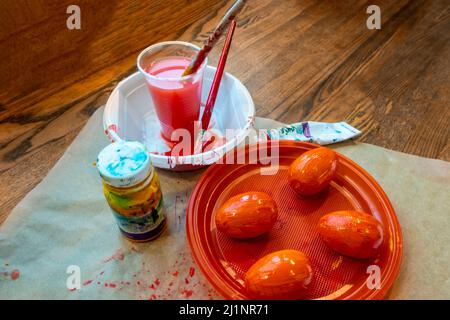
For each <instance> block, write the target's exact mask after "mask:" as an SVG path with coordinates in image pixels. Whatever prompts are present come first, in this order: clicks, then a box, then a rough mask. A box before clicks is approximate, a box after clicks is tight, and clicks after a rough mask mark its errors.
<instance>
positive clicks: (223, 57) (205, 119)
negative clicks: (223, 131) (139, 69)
mask: <svg viewBox="0 0 450 320" xmlns="http://www.w3.org/2000/svg"><path fill="white" fill-rule="evenodd" d="M235 28H236V20H233V21H232V22H231V25H230V28H229V29H228V33H227V38H226V39H225V44H224V45H223V49H222V53H221V54H220V58H219V63H218V65H217V70H216V74H215V75H214V79H213V81H212V85H211V89H210V91H209V95H208V99H207V100H206V105H205V111H204V112H203V116H202V129H203V130H207V129H208V126H209V121H210V120H211V115H212V111H213V108H214V104H215V102H216V98H217V93H218V92H219V87H220V82H221V80H222V75H223V70H224V69H225V64H226V62H227V57H228V51H229V50H230V45H231V39H232V38H233V34H234V29H235Z"/></svg>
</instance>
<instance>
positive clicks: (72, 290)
mask: <svg viewBox="0 0 450 320" xmlns="http://www.w3.org/2000/svg"><path fill="white" fill-rule="evenodd" d="M75 290H77V289H76V288H72V289H69V291H70V292H74V291H75Z"/></svg>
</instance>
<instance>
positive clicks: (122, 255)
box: [103, 249, 125, 263]
mask: <svg viewBox="0 0 450 320" xmlns="http://www.w3.org/2000/svg"><path fill="white" fill-rule="evenodd" d="M123 259H125V253H124V252H123V250H122V249H118V250H117V251H116V252H115V253H114V254H113V255H112V256H111V257H109V258H106V259H104V260H103V262H104V263H106V262H110V261H112V260H116V261H123Z"/></svg>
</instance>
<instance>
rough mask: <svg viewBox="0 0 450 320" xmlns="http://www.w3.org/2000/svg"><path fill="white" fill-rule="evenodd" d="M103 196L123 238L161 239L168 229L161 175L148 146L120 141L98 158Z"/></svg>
mask: <svg viewBox="0 0 450 320" xmlns="http://www.w3.org/2000/svg"><path fill="white" fill-rule="evenodd" d="M97 169H98V171H99V173H100V176H101V177H102V180H103V193H104V195H105V198H106V201H107V202H108V204H109V206H110V207H111V209H112V212H113V214H114V217H115V218H116V221H117V224H118V226H119V229H120V231H121V232H122V234H123V235H124V236H125V237H126V238H128V239H130V240H132V241H136V242H145V241H150V240H153V239H155V238H156V237H158V236H159V235H160V234H161V233H162V232H163V231H164V230H165V226H166V219H165V216H164V213H163V211H162V209H163V195H162V192H161V187H160V184H159V178H158V175H157V173H156V171H155V169H154V168H153V165H152V163H151V161H150V156H149V154H148V152H147V150H146V148H145V146H144V145H143V144H141V143H139V142H136V141H119V142H114V143H112V144H110V145H108V146H107V147H105V148H104V149H103V150H102V151H101V152H100V154H99V155H98V158H97Z"/></svg>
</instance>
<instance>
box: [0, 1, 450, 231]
mask: <svg viewBox="0 0 450 320" xmlns="http://www.w3.org/2000/svg"><path fill="white" fill-rule="evenodd" d="M231 3H232V1H219V0H195V1H190V0H173V1H169V0H153V1H152V0H145V1H144V0H141V1H122V0H120V1H119V0H114V1H111V0H98V1H88V0H77V1H72V0H70V1H68V0H21V1H18V0H2V1H1V2H0V75H1V77H0V79H1V80H0V223H1V222H2V221H3V220H4V219H5V218H6V217H7V215H8V214H9V212H10V211H11V209H12V208H13V207H14V206H15V205H16V204H17V202H18V201H20V199H22V198H23V197H24V195H25V194H26V193H27V192H28V191H30V190H31V189H32V188H33V187H34V186H35V185H36V184H37V183H38V182H39V181H41V180H42V178H43V177H44V176H45V175H46V173H47V172H48V171H49V170H50V169H51V167H52V166H53V165H54V164H55V162H56V161H57V160H58V159H59V158H60V156H61V155H62V154H63V153H64V150H65V149H66V148H67V146H68V145H69V144H70V143H71V141H72V140H73V139H74V138H75V136H76V135H77V133H78V132H79V131H80V129H81V128H82V126H83V125H84V124H85V123H86V121H87V119H88V118H89V117H90V116H91V115H92V113H93V112H94V111H95V110H96V109H97V108H98V107H100V106H102V105H103V104H104V103H105V101H106V99H107V97H108V95H109V93H110V92H111V90H112V89H113V88H114V86H115V85H116V84H117V82H118V81H119V80H121V79H123V78H124V77H125V76H127V75H129V74H131V73H133V72H135V70H136V67H135V59H136V56H137V54H138V53H139V51H140V50H142V49H143V48H145V47H147V46H148V45H150V44H153V43H155V42H159V41H163V40H185V41H190V42H193V43H196V44H201V43H202V41H203V40H204V39H205V38H206V37H207V36H208V31H209V30H211V29H212V28H213V27H214V26H215V24H216V23H217V21H218V20H219V18H220V16H221V15H222V14H223V13H224V11H225V9H226V7H227V6H228V5H230V4H231ZM70 4H77V5H79V6H80V7H81V30H68V29H67V28H66V19H67V17H68V15H67V14H66V8H67V6H68V5H70ZM370 4H377V5H379V6H380V7H381V14H382V28H381V30H368V29H367V27H366V19H367V17H368V15H367V14H366V8H367V6H368V5H370ZM449 18H450V2H449V1H448V0H429V1H415V0H380V1H359V0H354V1H336V0H328V1H313V0H249V1H248V3H247V5H246V6H245V7H244V10H243V11H242V13H241V14H240V16H239V21H238V28H237V30H236V33H235V37H234V40H233V45H232V49H231V52H230V56H229V59H228V64H227V71H229V72H231V73H233V74H235V75H236V76H237V77H238V78H239V79H241V81H242V82H243V83H244V84H245V85H246V86H247V87H248V89H249V91H250V92H251V94H252V96H253V98H254V100H255V104H256V106H257V115H258V116H263V117H271V118H273V119H276V120H279V121H284V122H297V121H301V120H318V121H342V120H345V121H347V122H349V123H350V124H352V125H353V126H355V127H357V128H359V129H361V130H362V131H363V135H362V136H361V137H360V138H359V139H358V140H359V141H364V142H368V143H372V144H376V145H379V146H383V147H386V148H390V149H394V150H398V151H403V152H407V153H411V154H416V155H420V156H425V157H431V158H438V159H444V160H450V143H449V124H450V121H449V119H450V105H449V104H450V103H449V102H450V99H449V98H450V94H449V92H450V90H449V89H450V87H449V86H450V85H449V84H450V81H449V80H450V74H449V73H450V60H449V58H450V44H449V38H450V19H449ZM219 51H220V50H214V51H213V52H212V56H211V58H210V62H211V64H213V65H214V64H216V62H217V58H218V55H219V53H220V52H219ZM99 130H101V128H99Z"/></svg>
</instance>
